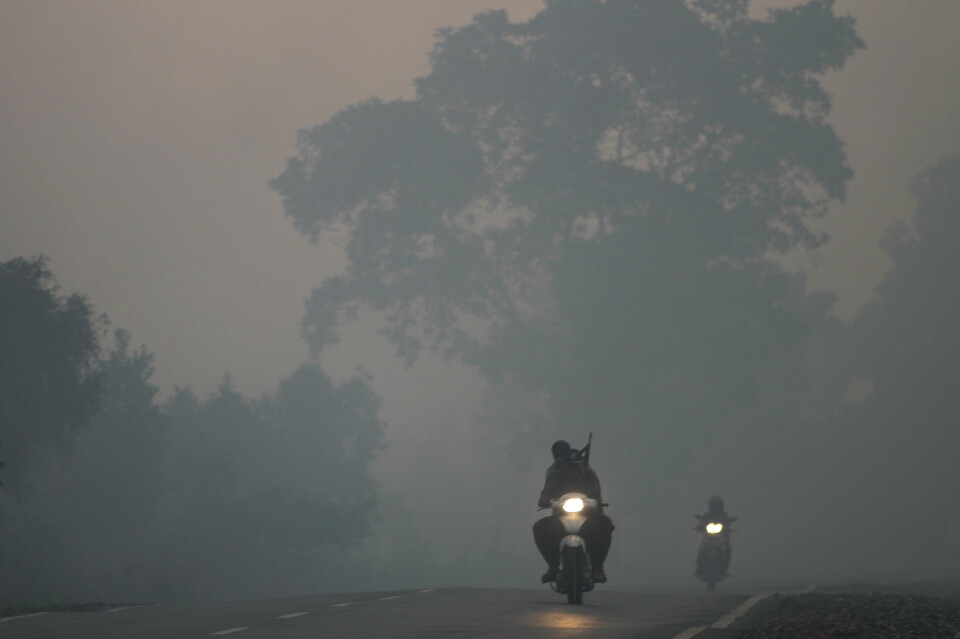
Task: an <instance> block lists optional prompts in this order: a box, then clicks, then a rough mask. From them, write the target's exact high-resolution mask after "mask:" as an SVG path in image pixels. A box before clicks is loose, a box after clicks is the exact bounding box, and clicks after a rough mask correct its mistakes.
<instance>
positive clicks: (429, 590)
mask: <svg viewBox="0 0 960 639" xmlns="http://www.w3.org/2000/svg"><path fill="white" fill-rule="evenodd" d="M417 592H419V593H420V594H421V595H422V594H423V593H425V592H433V588H427V589H426V590H418V591H417Z"/></svg>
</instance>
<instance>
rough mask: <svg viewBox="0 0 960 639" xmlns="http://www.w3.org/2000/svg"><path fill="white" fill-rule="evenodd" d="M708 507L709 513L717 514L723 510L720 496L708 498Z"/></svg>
mask: <svg viewBox="0 0 960 639" xmlns="http://www.w3.org/2000/svg"><path fill="white" fill-rule="evenodd" d="M708 506H709V507H710V511H711V512H718V511H721V510H723V497H721V496H720V495H714V496H713V497H711V498H710V501H709V502H708Z"/></svg>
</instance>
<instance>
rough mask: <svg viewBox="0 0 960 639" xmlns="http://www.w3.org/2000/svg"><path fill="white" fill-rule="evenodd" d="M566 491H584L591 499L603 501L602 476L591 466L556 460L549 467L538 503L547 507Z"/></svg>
mask: <svg viewBox="0 0 960 639" xmlns="http://www.w3.org/2000/svg"><path fill="white" fill-rule="evenodd" d="M566 493H583V494H584V495H586V496H587V497H590V498H591V499H596V500H597V501H598V502H599V503H603V498H602V497H601V496H600V478H599V477H597V473H595V472H594V471H593V469H592V468H590V467H589V466H585V465H581V464H570V463H566V462H554V463H553V464H552V465H551V466H550V468H548V469H547V478H546V480H545V481H544V483H543V490H541V491H540V500H539V501H538V502H537V505H538V506H540V507H541V508H546V507H548V506H549V505H550V500H551V499H556V498H558V497H560V496H562V495H564V494H566Z"/></svg>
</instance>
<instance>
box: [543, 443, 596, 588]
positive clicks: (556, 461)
mask: <svg viewBox="0 0 960 639" xmlns="http://www.w3.org/2000/svg"><path fill="white" fill-rule="evenodd" d="M551 452H552V453H553V464H552V465H551V466H550V467H549V468H548V469H547V478H546V481H545V482H544V485H543V490H542V491H541V492H540V500H539V501H538V502H537V503H538V505H539V506H540V507H541V508H547V507H549V506H550V500H552V499H557V498H559V497H561V496H562V495H564V494H565V493H570V492H577V493H583V494H584V495H586V496H587V497H590V498H592V499H596V500H597V502H599V503H600V504H603V499H602V498H601V496H600V479H599V478H598V477H597V473H595V472H594V470H593V469H592V468H591V467H590V466H588V465H587V464H586V463H585V460H583V459H582V458H581V455H580V451H578V450H575V449H572V448H571V447H570V444H568V443H567V442H565V441H563V440H562V439H561V440H558V441H556V442H554V444H553V446H552V447H551ZM613 528H614V525H613V521H611V519H610V518H609V517H608V516H606V515H605V514H603V506H602V505H601V506H600V507H599V512H598V513H597V514H595V515H592V516H589V517H588V518H587V520H586V521H585V522H584V523H583V527H582V528H581V529H580V536H582V537H583V538H584V540H585V541H586V542H587V551H588V552H589V554H590V563H591V564H592V565H593V575H592V577H593V580H594V582H596V583H604V582H606V581H607V575H606V573H604V571H603V562H604V560H605V559H606V558H607V553H608V552H609V550H610V543H611V539H612V532H613ZM565 534H566V531H565V530H564V527H563V524H562V523H561V522H560V519H559V518H558V517H556V516H555V515H552V514H551V515H549V516H547V517H544V518H543V519H540V520H538V521H537V522H536V523H534V524H533V539H534V541H535V542H536V544H537V548H538V549H539V550H540V554H541V555H543V558H544V560H546V562H547V572H545V573H544V574H543V576H542V577H541V578H540V580H541V581H542V582H543V583H547V582H549V581H555V580H556V579H557V570H558V568H559V566H560V540H561V539H563V537H564V535H565Z"/></svg>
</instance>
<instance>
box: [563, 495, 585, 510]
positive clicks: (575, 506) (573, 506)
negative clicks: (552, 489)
mask: <svg viewBox="0 0 960 639" xmlns="http://www.w3.org/2000/svg"><path fill="white" fill-rule="evenodd" d="M563 510H564V512H568V513H578V512H580V511H581V510H583V500H582V499H580V498H579V497H573V498H571V499H568V500H567V501H565V502H563Z"/></svg>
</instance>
